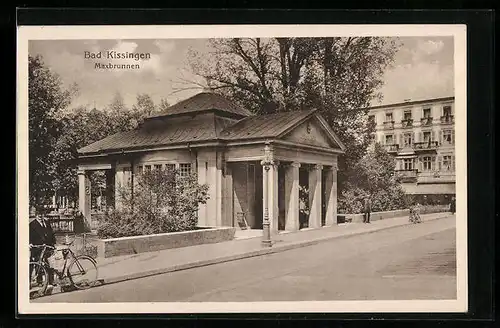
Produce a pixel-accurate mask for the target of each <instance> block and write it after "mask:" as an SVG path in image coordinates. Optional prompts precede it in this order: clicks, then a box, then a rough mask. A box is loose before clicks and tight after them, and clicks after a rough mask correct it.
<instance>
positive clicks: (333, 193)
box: [325, 164, 338, 226]
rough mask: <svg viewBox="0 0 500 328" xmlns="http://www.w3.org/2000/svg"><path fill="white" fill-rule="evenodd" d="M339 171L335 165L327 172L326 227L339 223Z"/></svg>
mask: <svg viewBox="0 0 500 328" xmlns="http://www.w3.org/2000/svg"><path fill="white" fill-rule="evenodd" d="M337 170H338V169H337V164H334V165H333V166H331V167H330V168H328V169H327V170H326V179H325V196H326V199H325V201H326V218H325V225H326V226H331V225H334V224H336V223H337Z"/></svg>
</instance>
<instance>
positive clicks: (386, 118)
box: [385, 113, 392, 122]
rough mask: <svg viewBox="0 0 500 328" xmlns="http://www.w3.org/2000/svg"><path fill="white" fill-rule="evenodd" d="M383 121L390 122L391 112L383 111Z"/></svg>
mask: <svg viewBox="0 0 500 328" xmlns="http://www.w3.org/2000/svg"><path fill="white" fill-rule="evenodd" d="M385 121H386V122H392V113H385Z"/></svg>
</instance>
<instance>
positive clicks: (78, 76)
mask: <svg viewBox="0 0 500 328" xmlns="http://www.w3.org/2000/svg"><path fill="white" fill-rule="evenodd" d="M399 41H400V43H401V47H400V48H399V50H398V52H397V53H396V56H395V58H394V63H393V66H392V67H390V68H389V69H387V70H386V72H385V74H384V76H383V81H384V85H383V86H382V87H381V89H380V90H379V91H380V92H381V93H382V95H383V100H382V101H381V102H375V103H373V104H372V105H379V104H389V103H396V102H403V101H405V100H407V99H411V100H421V99H426V98H438V97H446V96H451V95H453V93H454V88H453V84H454V76H453V73H454V67H453V38H452V37H404V38H399ZM207 42H208V40H207V39H164V40H149V39H142V40H37V41H30V44H29V54H30V55H32V56H34V55H41V56H42V57H43V60H44V62H45V64H46V65H47V66H48V67H50V69H51V70H53V71H54V72H56V73H57V74H58V75H59V76H60V77H61V79H62V81H63V83H64V85H65V86H69V85H71V84H74V83H76V84H77V85H78V93H77V94H76V95H75V96H74V98H73V101H72V104H71V106H72V107H76V106H81V105H82V106H89V107H94V106H95V107H97V108H103V107H105V106H106V105H108V104H109V103H110V102H111V100H112V98H113V97H114V95H115V94H116V92H120V94H121V95H122V96H123V97H124V100H125V103H126V104H127V105H129V106H132V104H134V103H135V98H136V95H137V94H138V93H147V94H149V95H151V96H152V98H153V100H154V101H155V102H156V103H159V101H160V99H161V98H165V99H167V101H168V102H169V104H174V103H176V102H178V101H180V100H182V99H185V98H187V97H190V96H192V95H194V94H196V93H198V92H200V91H201V89H190V90H183V91H181V90H180V89H183V88H185V87H189V86H190V85H187V84H185V82H183V81H199V82H201V81H202V80H200V78H199V77H197V76H195V75H193V74H192V73H191V70H190V67H189V64H188V53H189V51H190V50H195V51H198V52H200V53H202V54H203V53H204V52H208V51H209V46H208V44H207ZM111 50H115V51H117V52H125V51H126V52H140V53H150V54H151V58H150V59H149V60H144V61H142V60H141V61H139V62H137V61H135V60H133V59H127V60H113V61H110V60H109V59H106V60H92V59H85V57H84V53H85V51H90V52H99V51H103V52H106V51H111ZM96 61H98V62H102V63H109V62H112V63H117V64H118V63H120V64H121V63H123V64H136V63H139V65H140V69H138V70H99V69H95V67H94V64H95V62H96Z"/></svg>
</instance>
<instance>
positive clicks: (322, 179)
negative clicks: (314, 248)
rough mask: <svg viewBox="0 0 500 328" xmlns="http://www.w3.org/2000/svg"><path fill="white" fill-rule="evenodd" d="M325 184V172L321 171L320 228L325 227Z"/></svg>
mask: <svg viewBox="0 0 500 328" xmlns="http://www.w3.org/2000/svg"><path fill="white" fill-rule="evenodd" d="M325 183H326V174H325V171H324V170H323V171H322V172H321V226H324V225H326V203H327V198H326V188H325Z"/></svg>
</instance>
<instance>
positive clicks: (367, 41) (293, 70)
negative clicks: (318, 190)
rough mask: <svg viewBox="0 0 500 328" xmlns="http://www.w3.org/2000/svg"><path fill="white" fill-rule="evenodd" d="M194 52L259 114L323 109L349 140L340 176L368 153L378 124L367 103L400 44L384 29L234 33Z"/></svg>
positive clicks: (203, 68)
mask: <svg viewBox="0 0 500 328" xmlns="http://www.w3.org/2000/svg"><path fill="white" fill-rule="evenodd" d="M211 46H212V49H213V51H212V52H211V53H210V54H209V55H208V58H207V55H206V54H201V53H197V52H192V53H191V66H192V69H193V71H194V72H195V73H196V74H197V75H199V76H202V77H204V78H205V80H206V81H207V84H208V87H209V88H211V89H212V90H215V91H217V92H220V93H222V94H225V95H227V96H229V97H231V98H232V99H234V100H236V101H237V102H239V103H240V104H241V105H242V106H244V107H246V108H248V109H250V110H252V111H253V112H255V113H257V114H265V113H273V112H279V111H292V110H302V109H317V110H319V111H320V113H321V114H322V115H323V116H324V117H325V119H326V120H327V121H328V123H329V124H330V126H331V127H332V128H333V129H334V131H335V132H336V133H337V134H338V136H339V137H340V138H341V140H342V141H343V143H344V144H345V145H346V148H347V149H346V154H345V156H343V158H342V159H341V161H340V163H339V164H340V173H339V183H341V184H342V183H343V182H344V181H346V180H348V179H349V178H350V177H349V176H347V175H346V172H347V168H349V167H352V166H353V165H355V163H357V162H358V161H359V160H360V159H361V158H362V156H363V155H364V154H365V152H366V149H367V147H368V145H369V143H370V142H371V132H372V131H373V126H372V125H370V124H368V120H367V115H366V114H367V110H368V109H367V108H368V106H369V104H370V102H371V101H373V100H375V99H379V98H380V97H381V94H380V93H379V92H378V90H379V88H380V86H381V85H382V84H383V80H382V77H383V72H384V71H385V70H386V69H387V68H388V67H389V66H390V65H391V64H392V62H393V58H394V55H395V53H396V51H397V49H398V44H397V43H396V42H395V41H394V39H388V38H379V37H328V38H266V39H264V38H232V39H213V40H211Z"/></svg>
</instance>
